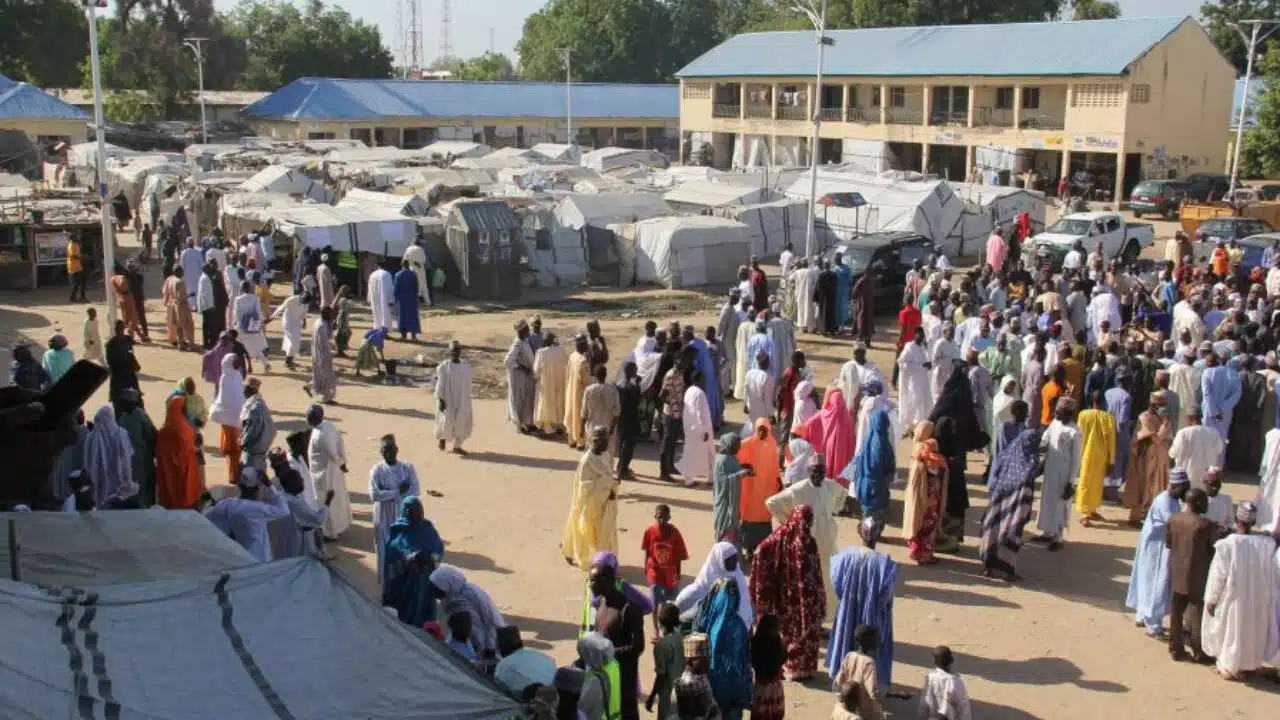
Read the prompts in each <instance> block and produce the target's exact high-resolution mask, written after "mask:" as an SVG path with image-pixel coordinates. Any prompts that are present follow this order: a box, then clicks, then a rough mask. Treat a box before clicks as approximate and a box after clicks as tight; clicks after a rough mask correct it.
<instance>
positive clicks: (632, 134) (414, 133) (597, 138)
mask: <svg viewBox="0 0 1280 720" xmlns="http://www.w3.org/2000/svg"><path fill="white" fill-rule="evenodd" d="M249 124H250V126H251V127H252V128H253V129H254V131H255V132H257V133H258V134H259V135H263V136H265V137H270V138H275V139H279V140H306V139H308V138H312V137H328V136H332V137H333V138H351V137H358V138H361V139H365V140H367V141H368V142H369V143H370V144H372V145H396V146H405V145H412V146H414V147H421V146H422V145H424V144H428V143H426V142H420V141H419V142H414V141H415V140H420V139H421V138H423V137H426V136H430V137H432V138H433V139H435V140H475V139H478V140H479V141H481V142H486V143H487V144H490V145H495V146H503V147H515V146H519V147H532V146H533V145H536V144H538V143H540V142H565V141H566V139H567V137H566V134H565V122H564V120H563V119H556V120H551V119H548V118H502V119H500V120H499V119H491V118H434V117H433V118H430V119H429V120H428V119H421V118H388V119H386V120H378V121H376V122H360V121H356V122H295V121H287V120H250V122H249ZM573 130H574V134H575V135H576V136H577V137H578V141H579V143H580V144H583V145H593V146H602V145H607V144H613V143H614V142H626V143H629V144H636V142H637V139H638V140H639V141H641V142H643V143H644V144H645V147H655V146H661V145H663V144H664V143H665V144H666V145H668V146H669V147H670V149H674V148H675V146H676V144H677V142H678V137H679V135H678V132H679V124H678V123H677V122H676V121H674V120H668V119H662V118H616V119H597V118H582V119H579V118H574V119H573ZM659 149H664V148H659Z"/></svg>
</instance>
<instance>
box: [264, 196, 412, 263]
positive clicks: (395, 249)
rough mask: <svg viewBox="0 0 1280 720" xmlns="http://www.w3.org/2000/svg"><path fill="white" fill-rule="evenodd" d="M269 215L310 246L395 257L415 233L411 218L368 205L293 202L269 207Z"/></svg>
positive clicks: (287, 231)
mask: <svg viewBox="0 0 1280 720" xmlns="http://www.w3.org/2000/svg"><path fill="white" fill-rule="evenodd" d="M272 218H273V219H274V220H275V221H276V226H277V227H278V228H279V229H280V230H281V232H284V233H286V234H289V235H293V236H294V237H296V238H297V239H298V243H299V244H301V245H304V246H306V247H309V248H311V249H313V250H319V249H322V248H324V247H326V246H330V245H331V246H333V248H334V249H336V250H350V251H353V252H365V253H373V254H374V255H382V256H385V257H393V258H398V257H401V256H403V255H404V251H405V250H406V249H407V248H408V247H409V245H410V244H411V243H412V242H413V239H414V237H416V235H417V231H416V229H415V228H416V223H415V222H414V220H413V218H409V217H405V216H404V215H401V214H400V213H399V212H397V211H395V210H391V209H387V208H383V207H374V206H370V205H349V206H346V207H331V206H329V205H297V206H295V207H292V208H277V209H273V212H272Z"/></svg>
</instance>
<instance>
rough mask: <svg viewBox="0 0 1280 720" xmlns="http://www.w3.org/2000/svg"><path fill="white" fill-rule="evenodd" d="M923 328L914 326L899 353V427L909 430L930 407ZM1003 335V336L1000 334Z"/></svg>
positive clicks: (927, 412)
mask: <svg viewBox="0 0 1280 720" xmlns="http://www.w3.org/2000/svg"><path fill="white" fill-rule="evenodd" d="M924 336H925V333H924V328H922V327H917V328H916V329H915V331H914V332H913V333H912V339H911V342H909V343H907V344H906V346H904V347H903V348H902V352H901V353H900V354H899V355H898V364H897V366H898V369H899V373H900V374H899V377H898V382H899V385H898V387H899V390H898V399H899V400H900V401H901V403H902V415H901V420H902V427H904V428H906V429H907V430H908V431H912V430H914V429H915V427H916V425H917V424H918V423H921V422H923V421H925V420H927V419H928V417H929V411H930V410H932V409H933V389H932V387H931V386H930V384H929V368H930V365H929V355H928V352H927V351H926V350H925V338H924ZM1001 337H1003V336H1001Z"/></svg>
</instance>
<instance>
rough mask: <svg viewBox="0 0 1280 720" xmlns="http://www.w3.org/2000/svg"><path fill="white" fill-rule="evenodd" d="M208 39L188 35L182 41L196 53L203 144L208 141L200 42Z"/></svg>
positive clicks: (202, 52) (202, 55) (202, 48)
mask: <svg viewBox="0 0 1280 720" xmlns="http://www.w3.org/2000/svg"><path fill="white" fill-rule="evenodd" d="M208 41H209V38H202V37H190V38H187V39H186V40H183V41H182V44H183V45H186V46H187V48H188V49H189V50H191V52H193V53H195V54H196V72H197V73H198V74H199V75H200V137H201V142H203V143H205V144H208V142H209V126H208V125H206V124H205V119H204V46H203V45H201V43H205V42H208Z"/></svg>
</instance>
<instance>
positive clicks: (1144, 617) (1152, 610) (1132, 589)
mask: <svg viewBox="0 0 1280 720" xmlns="http://www.w3.org/2000/svg"><path fill="white" fill-rule="evenodd" d="M1190 489H1191V483H1190V481H1189V480H1188V479H1187V474H1186V473H1185V472H1182V471H1179V470H1174V471H1173V472H1171V473H1169V487H1168V489H1166V490H1164V491H1162V492H1161V493H1160V494H1159V495H1157V496H1156V497H1155V499H1154V500H1152V501H1151V509H1150V510H1148V511H1147V518H1146V521H1144V522H1143V523H1142V534H1141V535H1139V536H1138V547H1137V550H1136V551H1135V552H1134V556H1133V570H1132V572H1131V573H1130V575H1129V594H1128V596H1127V597H1126V598H1125V601H1124V604H1125V607H1128V608H1129V609H1131V610H1133V611H1134V612H1135V620H1136V621H1137V623H1138V625H1140V626H1143V627H1144V628H1145V629H1146V632H1147V634H1148V635H1150V636H1152V637H1155V638H1163V637H1164V616H1165V615H1168V614H1169V603H1170V585H1169V546H1168V540H1167V534H1168V531H1169V520H1170V519H1172V518H1173V516H1174V515H1177V514H1178V512H1179V511H1180V510H1181V509H1182V499H1183V498H1184V497H1185V496H1186V494H1187V490H1190Z"/></svg>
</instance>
